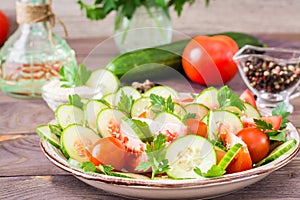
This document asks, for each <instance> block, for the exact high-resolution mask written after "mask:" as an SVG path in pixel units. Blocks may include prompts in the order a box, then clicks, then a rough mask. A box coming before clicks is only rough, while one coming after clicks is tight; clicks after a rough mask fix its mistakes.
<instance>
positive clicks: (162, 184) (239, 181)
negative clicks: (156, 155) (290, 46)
mask: <svg viewBox="0 0 300 200" xmlns="http://www.w3.org/2000/svg"><path fill="white" fill-rule="evenodd" d="M287 128H288V130H289V133H288V139H293V138H294V139H296V141H297V144H296V147H295V148H293V149H291V150H290V151H289V152H287V153H286V154H284V155H282V156H281V157H279V158H277V159H276V160H274V161H272V162H270V163H268V164H266V165H263V166H260V167H257V168H253V169H251V170H247V171H243V172H238V173H233V174H227V175H224V176H222V177H219V178H210V179H188V180H171V179H160V180H147V179H128V178H120V177H114V176H108V175H103V174H96V173H89V172H84V171H83V170H81V169H78V168H74V167H72V166H71V165H70V164H69V163H68V161H67V159H66V158H65V157H64V155H63V154H62V153H61V151H60V150H58V149H57V148H55V147H54V146H52V145H51V144H49V143H48V142H46V141H44V140H41V149H42V151H43V153H44V154H45V156H46V157H47V158H48V159H49V160H50V161H51V162H52V163H53V164H54V165H56V166H57V167H59V168H61V169H63V170H65V171H67V172H69V173H71V174H73V175H74V176H75V177H76V178H78V179H79V180H81V181H83V182H85V183H87V184H89V185H91V186H93V187H95V188H99V189H102V190H105V191H107V192H110V193H114V194H116V195H120V196H127V197H134V198H147V199H195V198H212V197H216V196H221V195H226V194H228V193H231V192H234V191H236V190H240V189H242V188H244V187H246V186H249V185H251V184H253V183H255V182H257V181H259V180H261V179H263V178H265V177H266V176H268V175H269V174H270V173H272V172H273V171H275V170H277V169H279V168H282V167H283V166H285V165H286V164H288V163H289V162H290V161H291V160H292V159H293V158H294V157H295V156H296V155H297V153H298V152H299V149H300V140H299V134H298V132H297V130H296V128H295V127H294V126H293V125H292V124H291V123H289V124H288V127H287Z"/></svg>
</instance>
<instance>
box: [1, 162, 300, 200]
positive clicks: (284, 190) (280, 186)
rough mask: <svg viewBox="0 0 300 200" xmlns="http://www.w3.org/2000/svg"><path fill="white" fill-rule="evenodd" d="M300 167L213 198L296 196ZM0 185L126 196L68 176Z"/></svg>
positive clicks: (15, 192)
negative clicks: (105, 190) (111, 192)
mask: <svg viewBox="0 0 300 200" xmlns="http://www.w3.org/2000/svg"><path fill="white" fill-rule="evenodd" d="M299 166H300V160H299V159H298V160H294V161H293V162H291V163H289V164H288V165H287V166H285V167H284V168H282V169H280V170H278V171H275V172H273V173H272V174H271V175H269V176H268V177H266V178H265V179H263V180H261V181H259V182H257V183H255V184H253V185H251V186H248V187H246V188H244V189H242V190H239V191H237V192H234V193H232V194H230V195H227V196H223V197H219V198H216V199H220V200H231V199H275V198H276V199H279V198H282V199H297V198H299V191H300V183H299V180H298V179H299V177H300V167H299ZM0 185H1V192H0V199H4V198H5V199H20V198H21V199H35V198H41V197H43V198H44V199H56V198H57V197H59V199H69V198H72V199H83V198H84V199H109V200H112V199H126V198H123V197H117V196H114V195H113V194H110V193H107V192H104V191H102V190H100V189H95V188H93V187H91V186H88V185H86V184H84V183H83V182H81V181H79V180H77V179H76V178H75V177H73V176H68V175H67V176H65V175H56V176H22V177H0ZM271 191H272V192H271Z"/></svg>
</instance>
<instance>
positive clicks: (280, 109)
mask: <svg viewBox="0 0 300 200" xmlns="http://www.w3.org/2000/svg"><path fill="white" fill-rule="evenodd" d="M290 114H291V113H290V112H287V105H286V104H285V103H284V102H281V103H279V104H278V105H277V106H276V107H275V108H274V109H273V110H272V115H273V116H281V117H282V122H281V125H280V129H284V128H286V126H287V123H288V122H289V120H288V119H287V117H288V116H289V115H290Z"/></svg>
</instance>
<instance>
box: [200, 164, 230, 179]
mask: <svg viewBox="0 0 300 200" xmlns="http://www.w3.org/2000/svg"><path fill="white" fill-rule="evenodd" d="M194 172H196V173H197V174H198V175H200V176H202V177H205V178H212V177H219V176H222V175H223V174H225V173H226V171H225V170H224V169H223V168H221V167H219V166H217V165H213V166H212V167H211V168H210V169H209V170H208V171H207V172H206V173H204V172H201V170H200V168H198V167H196V168H195V169H194Z"/></svg>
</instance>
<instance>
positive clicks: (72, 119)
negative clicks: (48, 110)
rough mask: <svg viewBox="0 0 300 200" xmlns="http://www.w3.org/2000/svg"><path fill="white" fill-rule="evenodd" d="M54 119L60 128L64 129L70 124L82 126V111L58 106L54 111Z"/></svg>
mask: <svg viewBox="0 0 300 200" xmlns="http://www.w3.org/2000/svg"><path fill="white" fill-rule="evenodd" d="M55 117H56V120H57V122H58V124H59V125H60V126H61V127H62V128H65V127H67V126H68V125H70V124H84V112H83V110H81V109H80V108H78V107H76V106H73V105H69V104H62V105H60V106H58V108H57V109H56V111H55Z"/></svg>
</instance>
